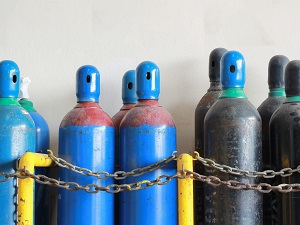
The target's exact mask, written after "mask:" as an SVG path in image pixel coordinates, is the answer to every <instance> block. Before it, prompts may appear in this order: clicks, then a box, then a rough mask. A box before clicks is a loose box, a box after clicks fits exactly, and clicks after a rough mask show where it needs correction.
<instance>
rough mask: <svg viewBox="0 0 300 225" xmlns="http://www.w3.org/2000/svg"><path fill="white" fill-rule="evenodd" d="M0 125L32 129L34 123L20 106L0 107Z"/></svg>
mask: <svg viewBox="0 0 300 225" xmlns="http://www.w3.org/2000/svg"><path fill="white" fill-rule="evenodd" d="M0 124H1V125H2V126H5V125H8V126H19V125H26V126H27V127H29V128H34V127H35V125H34V121H33V119H32V118H31V116H30V115H29V113H28V112H27V111H26V110H25V109H23V108H22V107H21V106H0Z"/></svg>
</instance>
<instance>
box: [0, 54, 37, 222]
mask: <svg viewBox="0 0 300 225" xmlns="http://www.w3.org/2000/svg"><path fill="white" fill-rule="evenodd" d="M19 89H20V71H19V67H18V65H17V64H16V63H15V62H13V61H10V60H4V61H2V62H0V146H1V148H0V155H1V158H0V159H1V160H0V172H4V173H14V172H15V171H16V166H17V159H18V158H19V157H21V156H22V155H23V154H24V153H25V152H26V151H31V152H34V151H35V125H34V122H33V120H32V118H31V117H30V115H29V114H28V112H26V110H25V109H23V108H22V107H21V105H20V104H19V103H18V94H19ZM1 179H2V178H1ZM16 201H17V179H15V178H11V179H9V180H7V181H6V182H3V183H1V184H0V202H1V205H2V208H1V210H0V221H1V223H2V224H5V225H15V224H16V223H17V219H18V216H17V214H16V213H17V211H16V209H17V208H16Z"/></svg>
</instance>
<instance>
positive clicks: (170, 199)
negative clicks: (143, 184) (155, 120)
mask: <svg viewBox="0 0 300 225" xmlns="http://www.w3.org/2000/svg"><path fill="white" fill-rule="evenodd" d="M120 142H121V143H120V146H121V149H122V151H121V170H124V171H131V170H132V169H135V168H140V167H144V166H148V165H150V164H152V163H155V162H157V161H159V160H161V159H164V158H167V157H169V156H170V155H171V154H172V152H173V151H175V150H176V128H175V127H170V126H150V125H143V126H139V127H122V126H121V128H120ZM175 173H176V162H175V161H172V162H171V163H170V164H168V165H167V166H165V167H163V168H161V169H158V170H155V171H153V172H150V173H146V174H144V175H142V176H138V177H128V178H126V179H125V180H124V181H123V183H134V182H138V181H142V180H155V179H156V178H157V177H158V176H160V175H163V174H167V175H173V174H175ZM120 207H121V212H120V221H121V222H120V224H121V225H133V224H135V225H141V224H143V225H153V224H155V225H165V224H168V225H176V224H177V181H176V180H172V181H171V182H170V183H168V184H167V185H162V186H153V187H150V188H148V189H146V190H142V191H131V192H122V193H120Z"/></svg>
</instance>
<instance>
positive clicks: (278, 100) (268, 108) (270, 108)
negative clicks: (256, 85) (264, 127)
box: [257, 97, 285, 115]
mask: <svg viewBox="0 0 300 225" xmlns="http://www.w3.org/2000/svg"><path fill="white" fill-rule="evenodd" d="M284 101H285V97H268V98H267V99H265V100H264V101H263V102H262V103H261V104H260V106H259V107H258V108H257V111H258V112H259V114H260V115H262V114H265V113H266V114H269V113H271V114H273V112H274V111H275V110H276V109H278V108H279V107H280V106H281V105H282V104H283V103H284Z"/></svg>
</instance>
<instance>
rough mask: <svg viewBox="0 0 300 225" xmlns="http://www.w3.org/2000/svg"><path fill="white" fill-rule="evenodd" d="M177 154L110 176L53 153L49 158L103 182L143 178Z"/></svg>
mask: <svg viewBox="0 0 300 225" xmlns="http://www.w3.org/2000/svg"><path fill="white" fill-rule="evenodd" d="M176 154H177V152H176V151H174V152H172V154H171V156H169V157H168V158H166V159H162V160H160V161H158V162H156V163H153V164H151V165H149V166H145V167H143V168H136V169H133V170H132V171H130V172H125V171H117V172H115V173H113V174H110V173H108V172H105V171H100V172H93V171H91V170H89V169H87V168H81V167H79V166H75V165H73V164H71V163H69V162H67V161H65V160H64V159H62V158H58V157H56V156H54V155H53V153H52V152H51V151H49V157H50V158H51V159H52V160H53V161H54V162H55V164H56V165H57V166H59V167H63V168H66V169H68V170H71V171H73V172H75V173H78V174H81V175H84V176H93V177H96V178H98V179H103V180H104V179H107V178H110V177H113V178H114V179H116V180H123V179H125V178H126V177H129V176H133V177H137V176H141V175H143V174H145V173H148V172H152V171H154V170H157V169H160V168H163V167H164V166H166V165H167V164H168V163H169V162H171V161H172V160H174V159H175V158H176Z"/></svg>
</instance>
